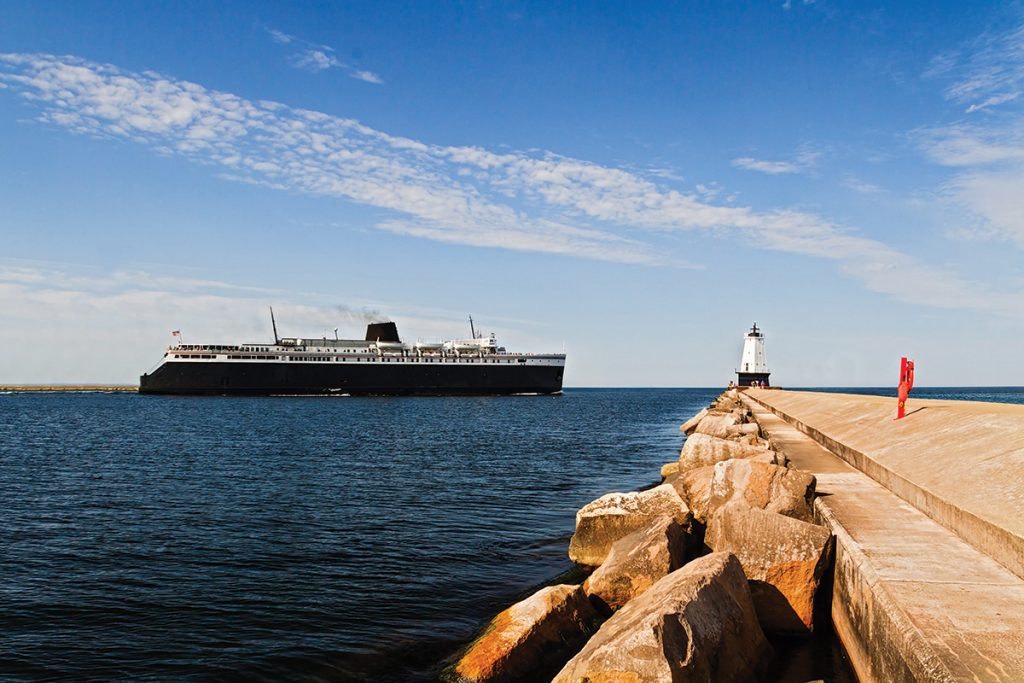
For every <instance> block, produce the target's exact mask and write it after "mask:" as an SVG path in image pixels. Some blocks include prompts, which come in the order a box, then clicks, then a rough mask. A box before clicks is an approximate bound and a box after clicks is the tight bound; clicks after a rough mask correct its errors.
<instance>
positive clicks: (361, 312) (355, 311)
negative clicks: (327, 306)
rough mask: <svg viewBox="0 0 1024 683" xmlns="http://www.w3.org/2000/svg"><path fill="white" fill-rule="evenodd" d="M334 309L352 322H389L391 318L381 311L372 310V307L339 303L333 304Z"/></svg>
mask: <svg viewBox="0 0 1024 683" xmlns="http://www.w3.org/2000/svg"><path fill="white" fill-rule="evenodd" d="M335 310H336V311H337V312H338V313H340V314H341V315H342V316H344V317H345V318H346V319H347V320H351V321H353V322H361V323H389V322H391V318H390V317H389V316H386V315H384V314H383V313H381V312H380V311H377V310H374V309H372V308H367V307H365V306H364V307H363V308H352V307H351V306H345V305H343V304H339V305H338V306H335Z"/></svg>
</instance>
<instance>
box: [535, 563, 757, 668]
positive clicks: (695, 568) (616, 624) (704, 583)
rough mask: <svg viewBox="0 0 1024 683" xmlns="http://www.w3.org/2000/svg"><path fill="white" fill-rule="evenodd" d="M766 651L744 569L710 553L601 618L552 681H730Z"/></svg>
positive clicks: (753, 665) (753, 664)
mask: <svg viewBox="0 0 1024 683" xmlns="http://www.w3.org/2000/svg"><path fill="white" fill-rule="evenodd" d="M770 656H771V646H770V645H768V642H767V641H766V640H765V637H764V633H763V632H762V631H761V627H760V625H758V623H757V615H756V613H755V612H754V605H753V603H752V602H751V599H750V589H749V588H748V586H747V580H746V577H745V576H744V575H743V568H742V567H741V566H740V563H739V561H738V560H737V559H736V557H735V556H733V555H731V554H728V553H715V554H712V555H707V556H705V557H702V558H700V559H697V560H694V561H693V562H690V563H689V564H687V565H686V566H685V567H683V568H682V569H679V570H676V571H674V572H672V573H671V574H669V575H668V576H666V577H665V578H663V579H662V580H660V581H658V582H657V583H656V584H654V586H652V587H651V589H650V590H648V591H647V592H646V593H644V594H643V595H641V596H639V597H637V598H635V599H634V600H632V601H631V602H629V603H628V604H627V605H626V606H625V607H623V608H622V609H621V610H619V611H618V612H616V613H615V615H614V616H612V618H611V619H609V620H608V621H606V622H605V623H604V625H603V626H602V627H601V629H600V630H599V631H598V632H597V633H596V634H595V635H594V636H593V637H592V638H591V639H590V641H589V642H588V643H587V644H586V645H585V646H584V647H583V650H581V651H580V653H579V654H578V655H576V656H575V657H573V658H572V660H570V661H569V663H568V664H566V665H565V668H564V669H562V670H561V671H560V672H559V673H558V675H557V676H555V678H554V680H555V681H556V682H557V683H584V682H585V681H586V682H589V683H597V682H599V681H601V682H605V683H611V682H613V681H614V682H622V683H625V682H626V681H629V682H630V683H661V682H663V681H672V682H673V683H678V682H686V681H701V682H702V683H708V682H710V681H715V682H716V683H733V682H739V681H748V680H751V679H752V678H753V677H754V676H755V674H756V672H757V670H758V669H759V668H760V667H761V666H762V665H763V664H764V663H765V661H766V660H767V659H768V658H769V657H770Z"/></svg>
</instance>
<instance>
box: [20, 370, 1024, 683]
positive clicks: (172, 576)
mask: <svg viewBox="0 0 1024 683" xmlns="http://www.w3.org/2000/svg"><path fill="white" fill-rule="evenodd" d="M952 391H954V392H957V393H956V395H948V396H947V395H942V396H934V397H949V398H971V397H976V398H981V397H982V396H984V399H983V400H1009V401H1011V402H1016V403H1021V402H1024V391H1022V390H1020V389H1017V390H1016V393H1013V392H1009V393H1006V392H1003V393H999V392H1001V391H1002V390H991V389H986V390H962V389H957V390H952ZM719 393H720V390H719V389H707V390H704V389H678V390H665V389H649V390H644V389H594V390H567V391H566V392H565V394H564V395H562V396H534V397H488V398H263V399H261V398H180V397H161V396H139V395H135V394H32V393H21V394H19V393H15V394H8V395H0V542H2V548H3V553H2V554H0V576H2V577H3V579H2V581H0V674H2V675H8V676H13V677H15V678H23V679H66V678H73V679H76V680H111V679H114V678H118V679H132V680H144V679H150V680H154V679H160V680H172V679H173V680H225V679H227V680H243V679H244V680H282V679H290V680H335V681H337V680H365V681H416V680H435V679H436V677H437V675H438V672H439V670H440V668H441V667H442V666H443V665H444V663H445V661H446V659H448V658H450V657H451V656H452V655H453V654H455V653H456V652H458V650H459V648H461V647H462V646H464V645H465V643H466V642H467V641H468V640H469V639H471V638H472V637H473V636H474V634H475V633H476V631H477V630H478V629H479V628H480V627H481V626H482V625H483V624H484V623H485V622H486V620H487V619H489V618H490V617H491V616H493V615H494V614H495V613H496V612H498V611H500V610H501V609H504V608H505V607H507V606H508V605H509V604H510V603H511V602H513V601H515V600H516V599H518V598H519V597H522V596H524V595H526V594H528V593H529V592H531V591H532V590H534V589H536V588H537V587H538V586H540V585H543V584H545V583H548V582H551V581H553V580H555V579H557V578H558V577H559V576H560V575H561V574H563V573H564V572H567V571H569V570H571V568H572V565H571V563H570V562H569V560H568V558H567V556H566V549H567V546H568V540H569V537H570V535H571V534H572V531H573V524H574V517H575V513H576V510H577V509H579V508H580V507H581V506H583V505H584V504H586V503H587V502H589V501H591V500H593V499H594V498H596V497H598V496H600V495H602V494H604V493H607V492H609V491H616V490H618V491H627V490H633V489H636V488H640V487H644V486H648V485H651V484H652V483H655V482H656V480H657V474H658V470H659V468H660V466H661V465H662V464H663V463H665V462H668V461H670V460H674V459H675V458H676V457H678V451H679V447H680V444H681V441H682V437H681V435H680V433H679V430H678V425H679V424H680V422H682V421H683V420H685V419H686V418H688V417H690V416H691V415H692V414H693V413H695V412H696V411H697V410H699V409H700V408H701V407H703V406H704V405H706V404H707V403H708V402H709V401H710V400H711V399H712V398H714V397H715V396H716V395H718V394H719ZM927 393H928V390H918V389H915V391H914V394H913V396H915V397H925V394H927ZM940 393H941V392H940ZM783 654H784V657H783V658H782V661H783V662H784V663H785V662H786V661H790V660H792V661H794V662H797V664H794V666H796V667H797V669H798V670H799V673H792V672H790V673H785V672H783V673H780V674H779V675H778V678H779V680H788V679H789V678H793V677H796V678H800V677H802V678H801V680H807V678H814V677H826V678H829V679H831V680H836V681H845V680H849V678H848V673H847V672H845V670H844V669H843V664H842V662H841V659H842V656H841V654H838V652H837V651H836V650H835V649H834V647H833V646H832V644H831V643H830V641H827V640H825V641H822V640H820V639H819V640H818V641H816V642H815V643H813V644H812V645H811V646H808V647H804V648H801V649H797V650H794V651H793V652H784V653H783ZM785 668H786V667H785V666H783V667H782V669H785ZM812 674H813V675H812ZM794 680H795V678H794Z"/></svg>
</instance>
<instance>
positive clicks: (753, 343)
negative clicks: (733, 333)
mask: <svg viewBox="0 0 1024 683" xmlns="http://www.w3.org/2000/svg"><path fill="white" fill-rule="evenodd" d="M770 374H771V372H770V371H769V370H768V361H766V360H765V359H764V335H763V334H761V330H759V329H758V328H757V323H754V326H753V327H751V328H750V331H749V332H747V336H745V337H744V338H743V356H742V357H741V358H740V368H739V370H737V371H736V384H738V385H739V386H741V387H749V386H750V385H751V384H754V383H755V382H757V383H761V384H763V385H764V386H768V376H769V375H770Z"/></svg>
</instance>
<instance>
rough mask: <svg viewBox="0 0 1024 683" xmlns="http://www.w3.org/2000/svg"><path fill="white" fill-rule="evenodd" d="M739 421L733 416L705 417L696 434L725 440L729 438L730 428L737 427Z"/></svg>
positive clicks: (695, 430)
mask: <svg viewBox="0 0 1024 683" xmlns="http://www.w3.org/2000/svg"><path fill="white" fill-rule="evenodd" d="M738 422H739V420H738V419H737V418H736V416H735V415H733V414H731V413H730V414H728V415H705V416H704V418H703V419H702V420H701V421H700V422H698V423H697V427H696V429H694V433H695V434H707V435H708V436H717V437H718V438H719V439H724V438H725V437H727V436H729V428H730V427H735V426H736V424H737V423H738Z"/></svg>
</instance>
